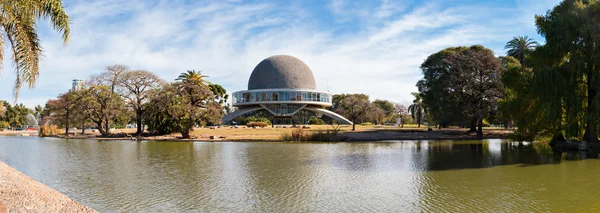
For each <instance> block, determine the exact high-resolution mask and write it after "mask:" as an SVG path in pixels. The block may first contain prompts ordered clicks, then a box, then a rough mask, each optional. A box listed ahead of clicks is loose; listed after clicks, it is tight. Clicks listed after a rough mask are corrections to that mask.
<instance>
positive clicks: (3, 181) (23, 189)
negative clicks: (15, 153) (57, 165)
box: [0, 162, 96, 213]
mask: <svg viewBox="0 0 600 213" xmlns="http://www.w3.org/2000/svg"><path fill="white" fill-rule="evenodd" d="M6 212H96V211H95V210H93V209H91V208H89V207H86V206H84V205H81V204H80V203H78V202H77V201H74V200H72V199H70V198H68V197H67V196H65V195H63V194H61V193H60V192H58V191H56V190H54V189H52V188H50V187H48V186H46V185H44V184H42V183H40V182H37V181H35V180H34V179H32V178H30V177H29V176H27V175H25V174H23V173H21V172H19V171H17V170H15V169H13V168H12V167H10V166H8V165H6V164H5V163H3V162H0V213H6Z"/></svg>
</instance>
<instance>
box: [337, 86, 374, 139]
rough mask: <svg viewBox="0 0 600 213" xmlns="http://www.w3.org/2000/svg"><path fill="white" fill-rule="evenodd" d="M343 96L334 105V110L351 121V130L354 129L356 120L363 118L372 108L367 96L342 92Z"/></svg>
mask: <svg viewBox="0 0 600 213" xmlns="http://www.w3.org/2000/svg"><path fill="white" fill-rule="evenodd" d="M342 96H343V97H344V98H343V99H341V100H340V101H339V103H337V104H336V106H334V107H335V108H336V109H335V111H336V112H337V113H339V114H340V115H342V116H344V117H346V118H349V119H350V120H351V121H352V131H355V130H356V122H357V121H358V120H359V119H363V118H364V117H365V115H366V114H367V112H369V111H370V110H372V109H373V106H372V104H371V102H370V101H369V96H367V95H364V94H342ZM334 97H335V96H334Z"/></svg>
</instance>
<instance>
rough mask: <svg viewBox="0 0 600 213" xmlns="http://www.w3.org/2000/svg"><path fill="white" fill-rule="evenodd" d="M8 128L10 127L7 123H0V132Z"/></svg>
mask: <svg viewBox="0 0 600 213" xmlns="http://www.w3.org/2000/svg"><path fill="white" fill-rule="evenodd" d="M8 126H10V124H9V123H8V122H6V121H0V130H4V129H5V128H8Z"/></svg>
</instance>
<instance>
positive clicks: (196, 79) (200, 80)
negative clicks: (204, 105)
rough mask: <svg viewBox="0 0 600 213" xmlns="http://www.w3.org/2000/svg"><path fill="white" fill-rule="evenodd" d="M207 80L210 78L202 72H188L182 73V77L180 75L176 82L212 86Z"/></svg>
mask: <svg viewBox="0 0 600 213" xmlns="http://www.w3.org/2000/svg"><path fill="white" fill-rule="evenodd" d="M205 78H208V76H206V75H202V71H196V70H188V71H186V72H184V73H181V75H179V77H178V78H177V79H175V80H176V81H181V82H185V83H196V84H204V85H210V84H211V83H210V82H208V81H206V80H205Z"/></svg>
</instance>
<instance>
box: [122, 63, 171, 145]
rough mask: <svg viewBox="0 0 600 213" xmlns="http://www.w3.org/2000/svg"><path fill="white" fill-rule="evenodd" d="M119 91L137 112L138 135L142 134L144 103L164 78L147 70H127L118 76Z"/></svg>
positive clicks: (129, 105)
mask: <svg viewBox="0 0 600 213" xmlns="http://www.w3.org/2000/svg"><path fill="white" fill-rule="evenodd" d="M116 79H118V81H119V84H118V87H119V88H120V89H119V91H120V92H121V95H122V96H123V99H125V102H126V104H127V105H128V107H130V108H131V109H133V111H134V112H135V121H136V125H137V131H136V135H138V136H139V135H141V134H142V132H143V131H144V130H143V124H142V119H143V116H144V107H143V105H144V104H145V103H146V102H147V101H148V99H149V94H150V91H152V90H153V89H155V88H157V87H159V86H160V85H161V84H162V83H163V80H161V79H160V78H159V77H158V76H156V75H154V74H153V73H151V72H148V71H145V70H134V71H125V72H122V73H120V76H119V77H118V78H116Z"/></svg>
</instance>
